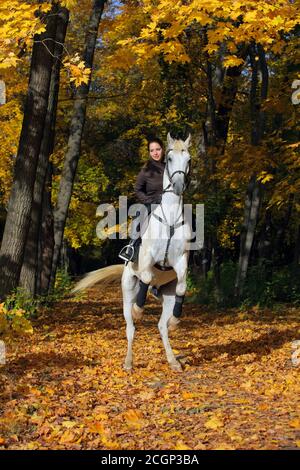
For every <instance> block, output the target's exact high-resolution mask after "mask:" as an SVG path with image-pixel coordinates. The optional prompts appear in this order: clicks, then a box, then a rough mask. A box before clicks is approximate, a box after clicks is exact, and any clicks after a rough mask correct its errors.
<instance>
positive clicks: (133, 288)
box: [122, 268, 138, 370]
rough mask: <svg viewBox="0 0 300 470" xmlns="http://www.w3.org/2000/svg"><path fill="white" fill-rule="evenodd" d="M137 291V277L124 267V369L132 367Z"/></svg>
mask: <svg viewBox="0 0 300 470" xmlns="http://www.w3.org/2000/svg"><path fill="white" fill-rule="evenodd" d="M137 291H138V279H137V278H136V277H135V276H134V275H132V274H131V273H130V272H128V271H126V268H125V270H124V273H123V277H122V292H123V313H124V317H125V320H126V336H127V355H126V359H125V363H124V369H126V370H130V369H132V343H133V338H134V332H135V327H134V323H133V318H132V314H131V311H132V306H133V303H134V301H135V298H136V295H137Z"/></svg>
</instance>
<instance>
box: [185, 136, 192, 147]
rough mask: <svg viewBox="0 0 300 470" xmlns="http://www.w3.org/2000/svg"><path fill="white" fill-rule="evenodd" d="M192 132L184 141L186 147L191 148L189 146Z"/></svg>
mask: <svg viewBox="0 0 300 470" xmlns="http://www.w3.org/2000/svg"><path fill="white" fill-rule="evenodd" d="M191 138H192V136H191V134H189V136H188V138H187V139H186V140H185V141H184V145H185V146H186V148H189V146H190V145H191Z"/></svg>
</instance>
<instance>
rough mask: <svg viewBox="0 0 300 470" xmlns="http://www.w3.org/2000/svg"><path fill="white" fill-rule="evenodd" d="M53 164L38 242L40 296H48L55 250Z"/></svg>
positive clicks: (50, 168)
mask: <svg viewBox="0 0 300 470" xmlns="http://www.w3.org/2000/svg"><path fill="white" fill-rule="evenodd" d="M51 184H52V164H51V163H49V166H48V171H47V177H46V184H45V192H44V195H43V205H42V216H41V226H40V232H39V242H38V253H39V256H38V266H37V285H36V290H37V293H38V294H39V295H46V294H47V293H48V289H49V282H50V276H51V267H52V255H53V249H54V217H53V210H52V204H51Z"/></svg>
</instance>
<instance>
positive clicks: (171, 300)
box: [158, 280, 182, 372]
mask: <svg viewBox="0 0 300 470" xmlns="http://www.w3.org/2000/svg"><path fill="white" fill-rule="evenodd" d="M161 290H162V296H163V311H162V315H161V317H160V320H159V323H158V329H159V332H160V336H161V339H162V342H163V345H164V348H165V351H166V356H167V361H168V363H169V365H170V367H171V369H173V370H175V371H177V372H180V371H182V366H181V364H180V362H179V361H178V360H177V359H176V357H175V355H174V352H173V350H172V347H171V345H170V341H169V335H168V321H169V319H170V318H171V317H172V315H173V309H174V306H175V290H176V280H175V281H173V282H172V283H171V284H169V285H168V286H166V287H162V288H161Z"/></svg>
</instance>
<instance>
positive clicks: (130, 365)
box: [123, 364, 132, 372]
mask: <svg viewBox="0 0 300 470" xmlns="http://www.w3.org/2000/svg"><path fill="white" fill-rule="evenodd" d="M123 368H124V370H126V371H127V372H130V371H132V364H124V366H123Z"/></svg>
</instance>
